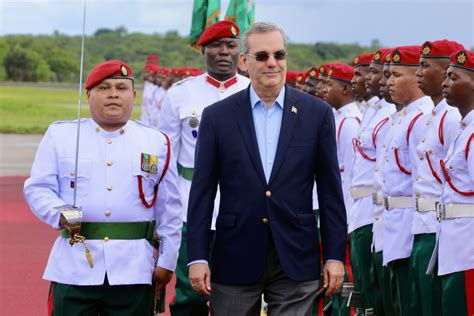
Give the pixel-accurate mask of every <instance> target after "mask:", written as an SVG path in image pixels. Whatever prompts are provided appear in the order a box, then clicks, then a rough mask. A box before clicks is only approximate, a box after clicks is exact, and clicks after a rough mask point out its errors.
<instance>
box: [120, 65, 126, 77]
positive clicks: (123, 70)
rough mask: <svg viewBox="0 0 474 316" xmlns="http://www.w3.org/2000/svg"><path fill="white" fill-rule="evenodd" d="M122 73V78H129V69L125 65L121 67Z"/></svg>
mask: <svg viewBox="0 0 474 316" xmlns="http://www.w3.org/2000/svg"><path fill="white" fill-rule="evenodd" d="M120 71H122V76H124V77H127V76H128V70H127V67H125V66H124V65H122V66H120Z"/></svg>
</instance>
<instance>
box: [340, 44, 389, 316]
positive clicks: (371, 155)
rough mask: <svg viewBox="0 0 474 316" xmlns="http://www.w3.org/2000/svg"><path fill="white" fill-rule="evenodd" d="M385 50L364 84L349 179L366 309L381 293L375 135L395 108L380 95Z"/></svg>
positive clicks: (351, 227)
mask: <svg viewBox="0 0 474 316" xmlns="http://www.w3.org/2000/svg"><path fill="white" fill-rule="evenodd" d="M386 51H387V49H381V50H378V51H377V52H376V53H375V54H374V55H373V56H374V57H373V60H372V62H371V63H370V66H369V69H370V71H369V73H368V74H367V75H366V77H365V79H366V83H365V86H367V93H368V95H369V98H368V101H367V108H366V110H365V112H364V116H363V118H362V122H361V125H360V128H359V131H358V132H357V137H356V138H354V140H353V147H354V161H353V167H352V175H351V179H350V181H351V186H350V193H351V197H352V199H353V200H354V203H353V204H352V208H351V210H350V212H349V217H348V232H349V233H350V234H351V265H352V269H353V274H354V285H355V286H356V288H357V289H358V290H359V291H360V292H361V296H362V303H363V304H362V307H363V310H364V311H369V310H372V311H373V310H374V309H375V304H376V297H377V296H378V295H379V293H378V292H376V291H374V286H375V284H374V281H375V275H374V271H373V267H372V253H371V244H372V239H373V238H372V223H373V220H374V204H373V201H372V195H373V193H375V187H374V184H373V182H374V180H373V179H374V171H375V164H376V155H375V149H376V147H375V146H376V145H375V138H376V136H377V131H378V129H379V128H380V125H381V124H383V122H384V121H386V120H387V119H388V117H389V115H390V114H392V113H393V112H395V106H394V105H393V104H390V103H388V102H385V100H383V99H380V89H379V82H380V79H381V77H382V68H383V62H382V60H383V59H382V55H384V54H385V52H386ZM381 122H382V123H381ZM376 128H377V130H376ZM378 312H380V311H378ZM376 313H377V312H376Z"/></svg>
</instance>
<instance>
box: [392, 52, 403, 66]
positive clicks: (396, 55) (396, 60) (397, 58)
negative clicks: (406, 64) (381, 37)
mask: <svg viewBox="0 0 474 316" xmlns="http://www.w3.org/2000/svg"><path fill="white" fill-rule="evenodd" d="M401 59H402V56H400V53H399V52H398V51H395V52H394V53H393V55H392V61H393V62H394V63H395V64H399V63H400V60H401Z"/></svg>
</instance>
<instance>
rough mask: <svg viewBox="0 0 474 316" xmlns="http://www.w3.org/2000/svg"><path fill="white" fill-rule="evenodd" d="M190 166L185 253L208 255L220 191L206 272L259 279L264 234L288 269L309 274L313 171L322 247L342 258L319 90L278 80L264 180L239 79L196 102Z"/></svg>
mask: <svg viewBox="0 0 474 316" xmlns="http://www.w3.org/2000/svg"><path fill="white" fill-rule="evenodd" d="M194 168H195V169H194V176H193V181H192V185H191V193H190V197H189V207H188V219H187V220H188V221H187V238H188V246H187V247H188V248H187V251H188V262H192V261H195V260H200V259H205V260H208V261H209V247H210V245H211V242H212V240H211V235H210V230H209V227H210V226H211V219H212V211H213V204H214V197H215V194H216V189H217V185H218V184H219V190H220V195H221V199H220V208H219V215H218V217H217V222H216V232H215V235H214V241H213V244H212V248H211V253H212V255H211V256H212V258H211V260H210V265H211V271H212V272H211V280H212V281H213V282H217V283H222V284H235V285H239V284H242V285H243V284H252V283H255V282H257V281H259V280H260V279H261V277H262V276H263V273H264V270H265V266H266V256H267V248H268V243H269V238H273V242H274V245H275V249H276V251H277V254H278V258H279V260H280V264H281V266H282V268H283V271H284V272H285V273H286V275H287V276H288V277H289V278H291V279H293V280H295V281H299V282H302V281H309V280H316V279H319V277H320V243H319V237H318V236H317V233H316V218H315V215H314V213H313V207H312V188H313V184H314V180H315V179H316V181H317V185H318V197H319V207H320V223H321V224H320V227H321V239H322V249H323V257H324V258H326V259H336V260H341V261H344V260H345V245H346V237H347V225H346V211H345V207H344V200H343V195H342V188H341V177H340V173H339V167H338V162H337V152H336V137H335V124H334V115H333V112H332V110H331V108H330V106H329V105H327V104H326V103H324V102H323V101H321V100H320V99H317V98H315V97H313V96H310V95H308V94H305V93H303V92H300V91H297V90H295V89H292V88H289V87H286V93H285V101H284V109H283V118H282V125H281V131H280V137H279V142H278V146H277V152H276V156H275V160H274V165H273V168H272V172H271V176H270V179H269V181H268V183H267V181H266V179H265V174H264V171H263V167H262V163H261V159H260V154H259V150H258V147H257V138H256V134H255V127H254V122H253V116H252V110H251V106H250V99H249V89H248V88H247V89H246V90H243V91H241V92H238V93H236V94H234V95H232V96H230V97H228V98H226V99H224V100H222V101H219V102H217V103H215V104H213V105H211V106H209V107H207V108H206V109H205V110H204V112H203V114H202V120H201V125H200V127H199V136H198V139H197V146H196V156H195V165H194ZM267 191H268V192H270V193H268V192H267ZM264 219H268V222H267V221H265V220H264Z"/></svg>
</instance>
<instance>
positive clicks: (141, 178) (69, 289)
mask: <svg viewBox="0 0 474 316" xmlns="http://www.w3.org/2000/svg"><path fill="white" fill-rule="evenodd" d="M85 88H86V90H87V97H88V100H89V106H90V111H91V116H92V118H91V119H84V120H81V128H80V143H79V153H78V169H77V181H76V176H75V154H76V144H75V141H74V140H75V135H76V131H77V124H78V122H77V121H67V122H66V121H65V122H56V123H53V124H52V125H51V126H50V127H49V129H48V131H47V132H46V134H45V136H44V138H43V140H42V141H41V144H40V146H39V148H38V151H37V154H36V158H35V161H34V163H33V167H32V170H31V177H30V178H29V179H27V180H26V182H25V186H24V194H25V198H26V201H27V202H28V204H29V205H30V207H31V209H32V211H33V213H34V214H35V215H36V216H37V217H38V218H40V219H41V220H42V221H43V222H45V223H46V224H48V225H50V226H51V227H52V228H54V229H58V230H59V229H62V231H61V233H58V234H59V235H60V236H58V238H57V239H56V241H55V243H54V245H53V248H52V250H51V254H50V257H49V260H48V264H47V266H46V271H45V273H44V275H43V277H44V279H46V280H49V281H51V282H52V287H51V291H50V299H52V300H53V312H54V315H99V314H100V315H147V314H150V313H151V311H152V306H153V297H154V294H155V293H154V292H153V289H152V286H151V283H152V279H153V277H154V278H155V280H156V281H157V283H158V295H159V294H160V292H162V291H163V289H164V288H165V286H166V284H167V283H168V282H169V281H170V280H171V277H172V275H173V271H174V269H175V267H176V262H177V258H178V249H179V244H180V241H181V225H182V222H181V214H180V213H179V210H180V207H181V202H180V199H179V191H178V186H177V182H178V181H177V178H178V176H177V170H176V160H175V159H174V157H173V155H172V153H171V149H170V146H169V140H168V137H167V136H166V135H165V134H163V133H161V132H160V131H158V130H156V129H154V128H151V127H148V126H145V125H142V124H141V123H139V122H133V121H129V118H130V115H131V112H132V107H133V104H134V101H135V95H136V93H135V90H134V87H133V77H132V69H130V67H129V66H128V65H127V64H125V63H124V62H121V61H108V62H104V63H102V64H100V65H98V66H96V67H95V68H94V69H93V70H92V71H91V73H90V74H89V76H88V79H87V82H86V85H85ZM74 189H76V190H77V200H76V201H77V206H78V207H80V208H82V225H81V229H80V232H78V234H76V233H77V231H72V233H70V232H69V230H71V225H72V223H71V222H69V221H68V220H67V219H66V217H65V216H64V214H66V213H65V212H63V211H62V207H64V206H65V205H72V204H73V202H74V201H73V200H74ZM155 222H156V223H155ZM154 234H156V236H158V238H159V240H160V241H161V247H160V248H159V249H160V250H159V253H158V256H159V257H158V259H157V260H158V261H157V264H155V262H154V248H153V246H152V244H153V235H154ZM81 236H82V237H81ZM69 237H71V238H69ZM82 238H85V240H83V239H82ZM74 242H76V243H74ZM70 243H71V244H70Z"/></svg>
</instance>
